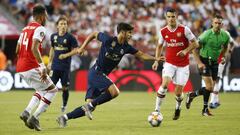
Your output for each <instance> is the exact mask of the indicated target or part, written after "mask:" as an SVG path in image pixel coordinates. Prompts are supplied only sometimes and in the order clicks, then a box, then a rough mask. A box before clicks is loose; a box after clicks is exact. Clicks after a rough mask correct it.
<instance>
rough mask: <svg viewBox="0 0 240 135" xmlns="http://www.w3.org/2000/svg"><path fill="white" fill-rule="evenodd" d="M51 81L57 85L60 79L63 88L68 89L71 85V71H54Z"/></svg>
mask: <svg viewBox="0 0 240 135" xmlns="http://www.w3.org/2000/svg"><path fill="white" fill-rule="evenodd" d="M51 79H52V81H53V83H54V84H55V85H56V84H57V82H58V81H59V79H61V84H62V86H66V87H67V86H69V84H70V73H69V71H60V70H53V74H52V76H51Z"/></svg>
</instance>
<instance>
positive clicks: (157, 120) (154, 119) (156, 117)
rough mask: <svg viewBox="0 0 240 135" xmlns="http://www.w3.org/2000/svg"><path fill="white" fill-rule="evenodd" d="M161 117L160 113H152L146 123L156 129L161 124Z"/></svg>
mask: <svg viewBox="0 0 240 135" xmlns="http://www.w3.org/2000/svg"><path fill="white" fill-rule="evenodd" d="M162 120H163V115H162V114H161V113H160V112H152V113H150V114H149V115H148V122H149V123H150V125H151V126H153V127H158V126H160V124H161V123H162Z"/></svg>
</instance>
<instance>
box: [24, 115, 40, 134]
mask: <svg viewBox="0 0 240 135" xmlns="http://www.w3.org/2000/svg"><path fill="white" fill-rule="evenodd" d="M27 123H28V125H30V126H32V127H34V129H35V130H37V131H41V130H42V129H41V127H40V124H39V120H38V119H37V118H35V117H34V116H32V117H30V118H29V119H28V120H27Z"/></svg>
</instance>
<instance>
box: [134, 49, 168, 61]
mask: <svg viewBox="0 0 240 135" xmlns="http://www.w3.org/2000/svg"><path fill="white" fill-rule="evenodd" d="M134 55H135V56H136V57H137V58H139V59H141V60H153V61H154V60H155V61H164V60H165V58H164V57H153V56H151V55H148V54H146V53H143V52H142V51H138V52H137V53H135V54H134Z"/></svg>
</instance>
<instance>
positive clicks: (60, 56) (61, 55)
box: [58, 54, 67, 60]
mask: <svg viewBox="0 0 240 135" xmlns="http://www.w3.org/2000/svg"><path fill="white" fill-rule="evenodd" d="M58 58H59V59H60V60H62V59H66V58H67V55H66V54H60V55H59V56H58Z"/></svg>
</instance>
